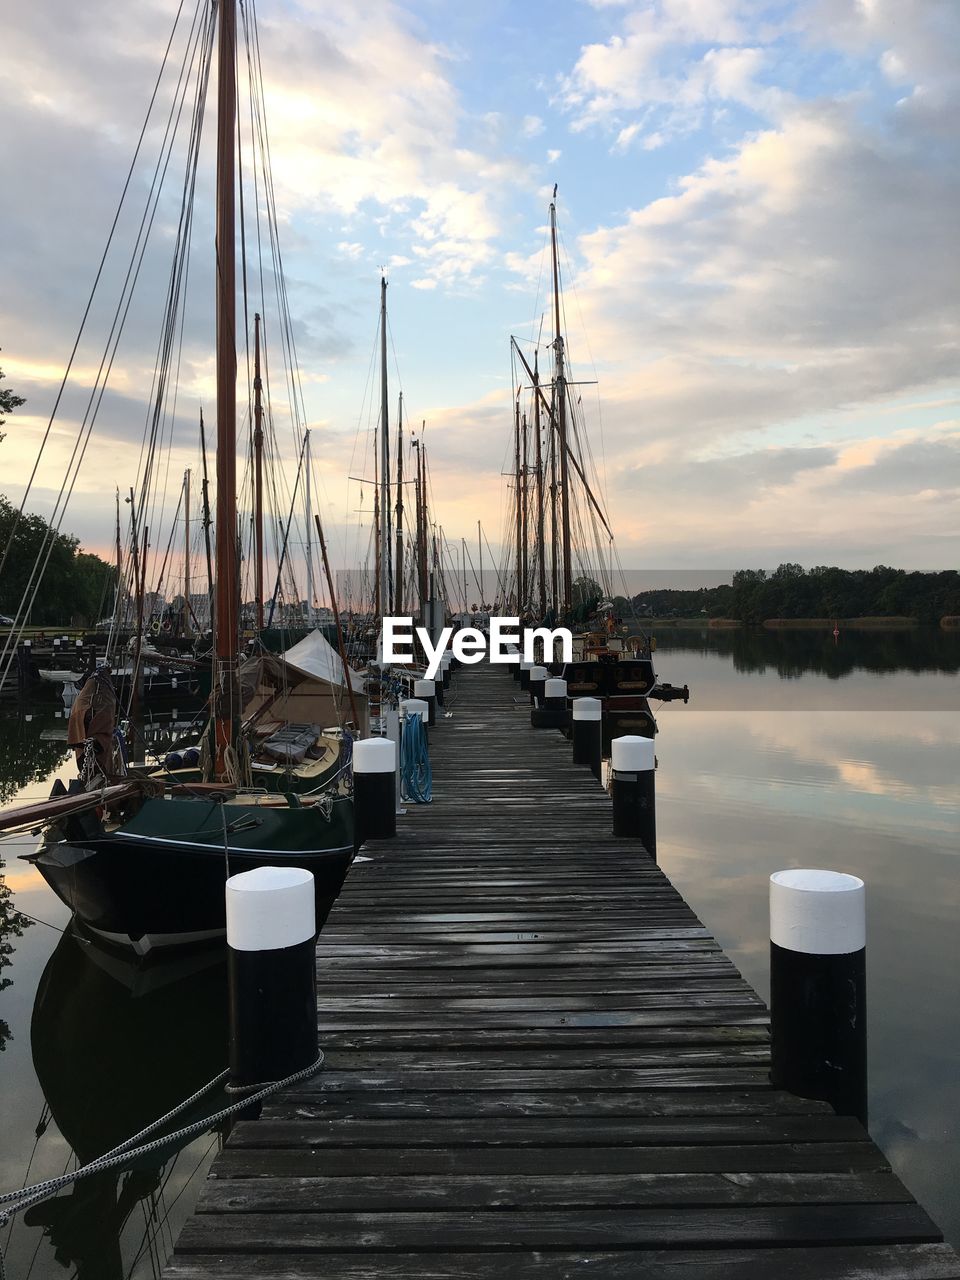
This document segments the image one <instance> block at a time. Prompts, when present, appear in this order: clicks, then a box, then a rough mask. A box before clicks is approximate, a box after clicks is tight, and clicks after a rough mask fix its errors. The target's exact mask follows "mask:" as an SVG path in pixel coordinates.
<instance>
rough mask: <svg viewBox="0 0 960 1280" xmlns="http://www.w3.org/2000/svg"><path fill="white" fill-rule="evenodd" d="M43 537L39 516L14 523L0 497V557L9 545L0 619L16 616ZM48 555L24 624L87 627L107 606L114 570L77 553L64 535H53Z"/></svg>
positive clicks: (0, 580)
mask: <svg viewBox="0 0 960 1280" xmlns="http://www.w3.org/2000/svg"><path fill="white" fill-rule="evenodd" d="M49 534H50V525H49V524H48V523H47V521H46V520H44V518H43V517H42V516H31V515H26V514H24V515H23V516H21V517H20V520H19V522H18V521H17V510H16V508H15V507H14V506H12V505H11V504H10V502H8V501H7V499H6V498H5V497H4V496H3V495H2V494H0V554H2V553H3V550H4V549H5V548H6V547H7V544H8V543H10V550H9V553H8V555H7V562H6V564H5V565H4V566H3V574H2V575H0V613H5V614H9V615H10V616H11V617H16V616H17V610H18V609H19V607H20V601H21V599H22V598H23V593H24V590H25V589H26V585H27V582H28V581H29V579H30V574H31V571H32V569H33V565H34V561H35V560H36V558H37V554H38V552H39V551H40V549H41V547H42V546H43V545H44V540H45V539H46V538H47V537H48V535H49ZM49 551H50V559H49V561H48V562H47V567H46V571H45V572H44V575H43V581H42V582H41V584H40V590H39V591H38V592H37V596H36V600H35V602H34V605H33V608H32V609H31V611H30V618H29V624H30V625H31V626H38V627H46V626H81V627H85V626H92V625H93V624H94V623H95V622H96V621H97V619H98V618H99V617H100V616H101V613H102V612H103V611H104V610H107V611H109V608H110V605H111V603H112V601H113V594H112V593H113V588H114V583H115V582H116V576H117V571H116V569H115V567H114V566H113V565H110V564H107V563H106V561H104V560H101V559H100V557H99V556H95V555H90V554H89V553H88V552H86V551H81V550H80V542H79V539H78V538H74V537H73V536H72V535H70V534H63V533H58V534H54V535H53V545H52V547H50V548H49Z"/></svg>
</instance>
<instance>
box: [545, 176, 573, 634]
mask: <svg viewBox="0 0 960 1280" xmlns="http://www.w3.org/2000/svg"><path fill="white" fill-rule="evenodd" d="M554 195H556V188H554ZM550 240H551V244H552V246H553V307H554V313H553V350H554V354H555V360H556V378H555V385H556V389H557V402H556V409H557V415H556V427H557V444H558V447H559V449H560V521H561V537H562V549H563V612H564V614H567V613H569V612H570V609H571V607H572V604H573V566H572V564H571V560H570V483H569V475H568V467H567V396H566V380H565V378H564V372H563V334H562V333H561V331H560V265H559V260H558V257H557V206H556V204H555V203H554V202H553V201H551V202H550Z"/></svg>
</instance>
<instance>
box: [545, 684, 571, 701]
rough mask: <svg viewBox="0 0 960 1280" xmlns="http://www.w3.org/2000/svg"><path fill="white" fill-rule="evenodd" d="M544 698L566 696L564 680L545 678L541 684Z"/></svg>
mask: <svg viewBox="0 0 960 1280" xmlns="http://www.w3.org/2000/svg"><path fill="white" fill-rule="evenodd" d="M543 696H544V697H545V698H565V697H566V696H567V682H566V680H547V681H545V682H544V686H543Z"/></svg>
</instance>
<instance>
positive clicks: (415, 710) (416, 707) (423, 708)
mask: <svg viewBox="0 0 960 1280" xmlns="http://www.w3.org/2000/svg"><path fill="white" fill-rule="evenodd" d="M400 714H401V716H403V717H404V718H407V717H408V716H419V717H420V718H421V720H425V719H426V717H427V716H428V715H429V714H430V706H429V704H428V703H426V702H424V700H423V699H422V698H406V699H404V701H403V702H401V703H400Z"/></svg>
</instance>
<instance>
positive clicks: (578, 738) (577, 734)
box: [572, 698, 603, 782]
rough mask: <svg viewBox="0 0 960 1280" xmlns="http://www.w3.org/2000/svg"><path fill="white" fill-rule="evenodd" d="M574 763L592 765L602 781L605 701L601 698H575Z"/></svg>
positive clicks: (598, 778) (595, 773)
mask: <svg viewBox="0 0 960 1280" xmlns="http://www.w3.org/2000/svg"><path fill="white" fill-rule="evenodd" d="M572 715H573V763H574V764H586V765H589V766H590V771H591V773H592V774H593V776H594V777H595V778H596V779H597V781H598V782H599V781H600V774H601V766H602V764H603V703H602V702H601V701H600V699H599V698H574V700H573V711H572Z"/></svg>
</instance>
